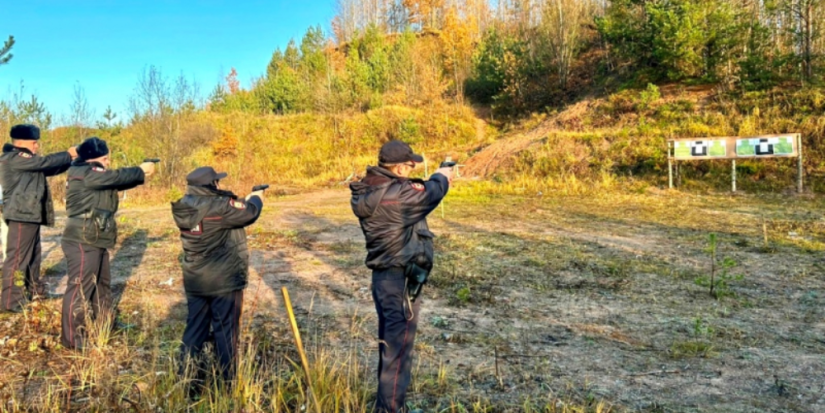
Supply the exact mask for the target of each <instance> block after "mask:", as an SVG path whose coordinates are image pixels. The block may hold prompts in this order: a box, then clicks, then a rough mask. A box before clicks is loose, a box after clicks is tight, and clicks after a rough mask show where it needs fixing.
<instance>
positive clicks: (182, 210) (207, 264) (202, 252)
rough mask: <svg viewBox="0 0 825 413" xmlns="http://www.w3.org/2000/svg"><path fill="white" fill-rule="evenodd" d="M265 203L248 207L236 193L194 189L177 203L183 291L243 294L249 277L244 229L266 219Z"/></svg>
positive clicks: (251, 202) (253, 202) (258, 201)
mask: <svg viewBox="0 0 825 413" xmlns="http://www.w3.org/2000/svg"><path fill="white" fill-rule="evenodd" d="M262 209H263V201H262V200H261V198H259V197H257V196H254V197H252V198H250V199H249V201H248V202H246V201H243V200H241V199H238V198H237V196H235V195H234V194H233V193H231V192H228V191H221V190H218V189H214V188H210V187H202V186H189V187H187V188H186V196H184V197H183V198H182V199H180V200H178V201H176V202H173V203H172V215H173V216H174V217H175V224H177V226H178V228H179V229H180V240H181V242H182V243H183V261H182V263H181V266H182V267H183V287H184V289H185V290H186V293H187V294H194V295H207V296H209V295H217V294H224V293H228V292H232V291H237V290H242V289H244V288H245V287H246V283H247V281H246V280H247V276H248V273H249V251H248V250H247V247H246V231H245V230H244V227H246V226H248V225H252V224H253V223H254V222H255V221H256V220H257V219H258V217H259V216H260V215H261V210H262Z"/></svg>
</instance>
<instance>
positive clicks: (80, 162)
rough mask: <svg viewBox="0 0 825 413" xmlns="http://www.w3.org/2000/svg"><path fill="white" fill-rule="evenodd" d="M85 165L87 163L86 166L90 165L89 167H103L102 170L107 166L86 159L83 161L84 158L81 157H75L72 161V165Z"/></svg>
mask: <svg viewBox="0 0 825 413" xmlns="http://www.w3.org/2000/svg"><path fill="white" fill-rule="evenodd" d="M86 165H88V166H90V167H97V168H103V169H104V170H106V169H107V168H106V167H105V166H103V164H102V163H100V162H87V161H84V160H82V159H80V158H77V159H75V160H74V162H72V166H86Z"/></svg>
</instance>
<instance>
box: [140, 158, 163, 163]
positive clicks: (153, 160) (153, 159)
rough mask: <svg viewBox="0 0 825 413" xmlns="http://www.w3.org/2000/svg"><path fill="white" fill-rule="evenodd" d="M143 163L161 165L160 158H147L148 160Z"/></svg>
mask: <svg viewBox="0 0 825 413" xmlns="http://www.w3.org/2000/svg"><path fill="white" fill-rule="evenodd" d="M143 162H152V163H159V162H160V158H146V159H144V160H143Z"/></svg>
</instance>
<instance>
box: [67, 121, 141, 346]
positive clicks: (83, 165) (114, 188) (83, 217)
mask: <svg viewBox="0 0 825 413" xmlns="http://www.w3.org/2000/svg"><path fill="white" fill-rule="evenodd" d="M154 171H155V164H153V163H151V162H144V163H142V164H141V165H140V166H136V167H130V168H120V169H109V147H108V145H107V144H106V141H104V140H102V139H99V138H97V137H92V138H89V139H86V140H85V141H83V143H82V144H80V146H79V147H78V159H77V160H75V161H74V163H72V167H71V168H70V169H69V174H68V177H67V182H66V185H67V189H66V215H67V216H68V220H67V222H66V229H65V230H64V231H63V239H62V240H61V246H62V247H63V253H64V254H65V255H66V261H67V263H68V268H69V281H68V282H67V284H66V293H65V295H63V316H62V320H61V321H62V330H61V341H62V343H63V346H65V347H67V348H74V349H81V348H83V345H84V339H85V338H86V326H85V322H86V317H87V311H88V309H89V308H91V310H92V314H91V317H90V318H91V319H93V320H97V321H101V322H103V324H102V325H104V326H113V325H114V323H115V311H114V308H113V301H112V287H111V274H110V271H109V251H108V249H109V248H113V247H114V246H115V242H116V241H117V222H116V221H115V213H117V208H118V194H117V193H118V191H125V190H127V189H131V188H134V187H136V186H138V185H141V184H143V183H144V181H145V179H146V177H147V176H151V175H152V173H154ZM106 322H108V323H109V324H106Z"/></svg>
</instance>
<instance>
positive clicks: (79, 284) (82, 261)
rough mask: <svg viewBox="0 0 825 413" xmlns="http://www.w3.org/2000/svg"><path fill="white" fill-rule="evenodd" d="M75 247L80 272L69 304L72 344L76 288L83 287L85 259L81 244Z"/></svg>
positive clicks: (70, 338) (72, 342) (70, 339)
mask: <svg viewBox="0 0 825 413" xmlns="http://www.w3.org/2000/svg"><path fill="white" fill-rule="evenodd" d="M77 247H78V249H79V250H80V274H78V275H77V287H75V289H74V292H73V293H72V302H71V303H70V304H69V344H71V345H72V346H74V326H73V324H74V303H75V297H77V290H79V289H81V288H83V265H84V264H85V261H86V256H85V255H84V253H83V245H82V244H80V243H78V244H77Z"/></svg>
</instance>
